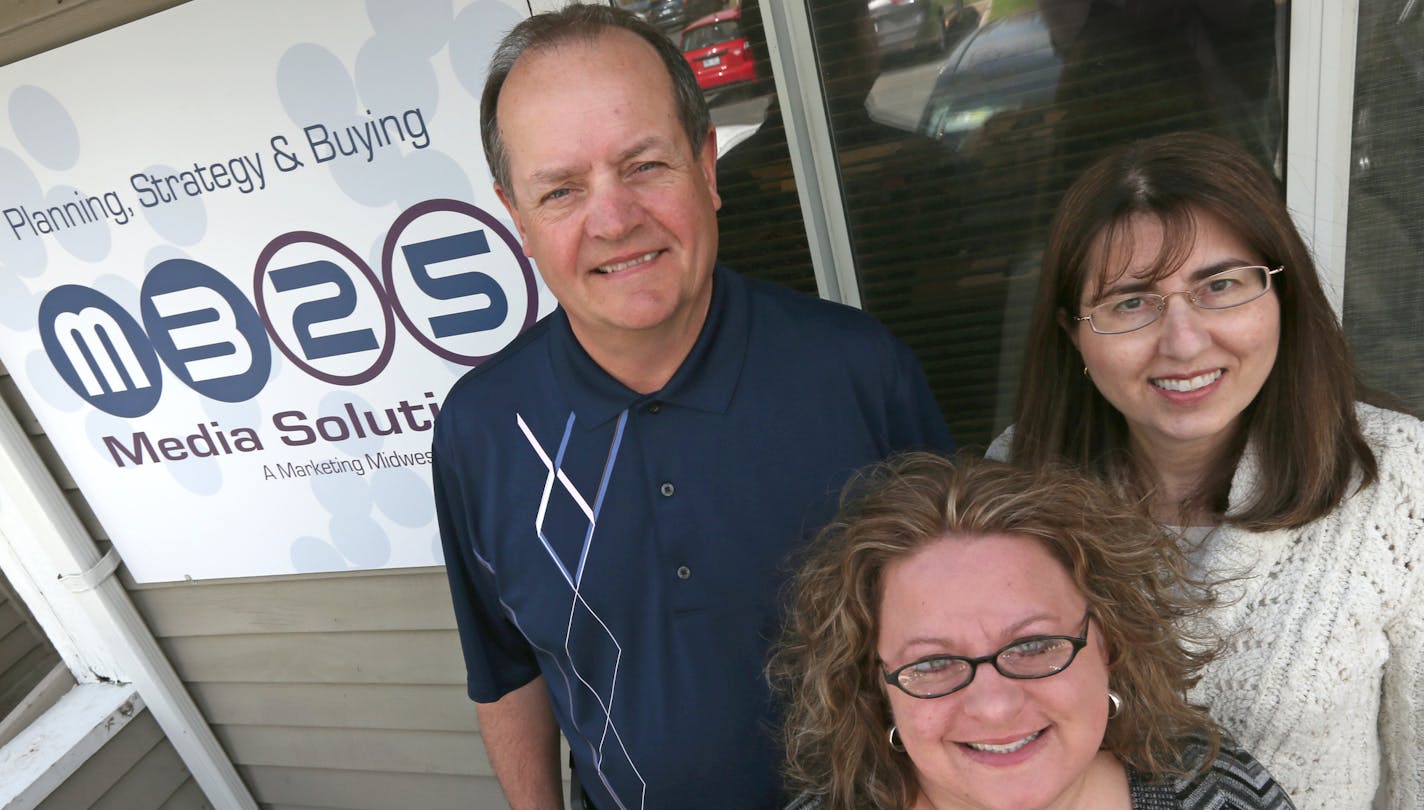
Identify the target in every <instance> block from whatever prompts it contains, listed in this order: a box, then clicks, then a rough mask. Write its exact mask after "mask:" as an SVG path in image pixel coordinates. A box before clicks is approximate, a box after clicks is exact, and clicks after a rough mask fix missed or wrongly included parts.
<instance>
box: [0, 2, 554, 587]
mask: <svg viewBox="0 0 1424 810" xmlns="http://www.w3.org/2000/svg"><path fill="white" fill-rule="evenodd" d="M527 14H528V6H527V4H526V3H524V2H523V1H522V0H517V1H516V0H508V2H506V0H473V1H469V2H461V1H460V0H455V2H451V0H444V2H438V1H437V2H430V1H429V0H421V1H420V2H412V1H411V0H368V1H367V2H365V3H353V2H349V0H305V1H304V2H301V3H290V2H281V0H244V2H240V3H239V2H231V0H195V2H191V3H188V4H185V5H182V6H179V7H177V8H174V9H172V10H169V11H165V12H162V13H159V14H157V15H154V16H152V17H149V18H146V19H144V20H140V21H138V22H135V23H131V24H129V25H126V26H123V27H121V28H118V29H114V30H112V31H109V32H106V33H104V34H101V35H99V36H96V37H92V38H90V39H87V40H84V41H81V42H78V43H75V44H73V45H70V46H67V47H64V48H61V49H58V50H56V51H52V52H49V53H46V54H41V55H39V56H36V57H33V58H31V59H27V60H24V61H21V62H18V63H15V64H12V65H8V66H6V67H4V68H0V98H3V100H4V103H5V105H6V112H7V115H6V119H5V125H4V126H0V360H3V362H4V364H5V367H6V368H7V369H8V371H9V372H10V374H11V375H12V376H13V378H14V380H15V382H16V383H17V384H18V385H19V387H20V390H21V392H22V393H23V395H24V396H25V399H26V400H27V401H28V402H29V404H30V406H31V407H32V408H33V410H34V411H35V414H36V416H37V417H38V419H39V421H40V424H41V425H42V427H43V428H44V430H45V433H46V434H47V435H48V436H49V438H50V439H51V440H52V442H53V443H54V446H55V448H56V449H57V450H58V452H59V455H60V457H61V458H62V459H63V460H64V462H65V464H66V465H67V467H68V469H69V471H70V472H71V474H72V475H73V476H74V478H75V480H76V481H77V482H78V484H79V487H80V489H81V491H82V492H83V493H84V495H85V497H86V498H87V499H88V500H89V503H90V504H91V505H92V506H93V508H94V511H95V513H96V514H97V516H98V518H99V520H100V522H101V523H102V524H103V525H104V528H105V530H106V531H107V532H108V534H109V535H110V537H111V538H112V540H113V542H114V543H115V545H116V546H117V547H118V549H119V552H120V553H121V554H122V556H123V559H124V561H125V563H126V564H127V566H128V568H129V570H130V572H131V573H132V574H133V576H134V577H135V578H136V579H137V580H138V581H140V582H152V581H171V580H183V579H190V578H191V579H205V578H215V577H243V576H257V575H281V574H293V573H307V572H317V571H343V570H352V569H371V568H388V567H402V566H416V565H430V564H436V563H439V562H440V559H441V555H440V547H439V542H438V539H437V532H436V526H435V518H434V510H433V506H432V501H431V496H430V467H429V464H430V428H431V424H432V420H433V418H434V416H435V415H436V413H438V411H439V406H440V402H441V401H442V400H443V398H444V396H445V393H446V392H447V391H448V389H449V387H450V385H451V384H452V383H453V382H454V381H455V380H456V379H458V378H459V376H460V375H461V374H463V373H464V372H466V371H467V370H468V369H469V368H471V367H473V366H476V365H478V364H479V363H480V362H481V360H482V359H484V358H486V357H488V356H489V355H491V354H493V353H494V352H496V351H498V350H499V349H500V348H502V347H503V346H504V345H505V344H507V343H508V342H509V341H510V340H511V339H512V338H513V337H514V336H515V335H517V334H518V333H519V332H520V331H521V330H522V329H523V328H524V327H526V326H528V325H529V324H531V323H533V322H534V320H536V319H537V318H538V317H539V316H541V315H543V314H545V313H547V312H548V311H549V310H550V309H552V307H553V306H554V302H553V300H552V298H551V297H550V295H549V293H548V291H547V290H546V289H544V288H542V286H541V284H540V282H539V280H538V276H537V273H536V272H535V268H534V267H532V266H531V264H530V262H529V260H528V259H526V258H525V257H524V256H523V254H522V251H521V249H520V245H519V241H518V239H517V236H516V234H515V232H514V228H513V225H512V223H511V222H510V221H509V219H508V216H507V214H506V213H505V211H504V209H503V207H502V206H501V205H500V204H499V202H498V200H497V198H496V197H495V195H494V192H493V191H492V189H491V180H490V174H489V170H488V168H487V167H486V166H485V163H484V158H483V155H482V152H481V149H480V139H479V125H478V98H479V93H480V90H481V88H482V86H483V82H484V77H485V70H486V65H487V63H488V60H489V56H490V53H491V51H492V49H493V47H494V45H495V43H496V42H497V41H498V40H499V38H500V37H501V36H502V35H503V34H504V33H505V32H506V31H508V30H509V29H510V27H512V26H513V25H514V24H516V23H517V22H518V21H519V20H520V19H522V18H523V17H524V16H526V15H527Z"/></svg>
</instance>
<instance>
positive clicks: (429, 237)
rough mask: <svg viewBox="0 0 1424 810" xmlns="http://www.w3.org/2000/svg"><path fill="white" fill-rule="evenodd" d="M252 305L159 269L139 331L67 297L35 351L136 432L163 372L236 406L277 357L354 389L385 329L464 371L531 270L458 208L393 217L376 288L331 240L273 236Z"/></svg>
mask: <svg viewBox="0 0 1424 810" xmlns="http://www.w3.org/2000/svg"><path fill="white" fill-rule="evenodd" d="M490 234H493V235H494V237H495V238H494V239H491V238H490ZM511 258H512V259H513V261H511ZM252 291H253V299H252V300H251V301H249V300H248V298H247V297H246V296H245V295H244V294H243V292H242V291H241V290H240V289H239V288H238V286H237V285H236V284H234V283H233V282H232V281H230V280H229V279H228V278H227V277H226V276H224V275H223V274H221V273H219V272H218V271H216V270H214V269H213V268H211V267H209V266H207V265H205V264H202V263H201V262H196V261H193V260H190V259H170V260H168V261H164V262H160V263H159V264H157V265H155V266H154V267H153V268H152V269H151V270H149V272H148V275H147V276H146V277H145V278H144V282H143V287H142V289H141V290H140V293H139V312H140V315H141V317H142V324H140V323H139V321H138V320H136V319H135V318H134V317H133V315H131V314H130V313H129V312H128V311H126V310H125V309H124V308H123V307H121V306H119V304H117V303H115V302H114V300H113V299H112V298H109V297H108V296H106V295H104V294H103V293H101V292H98V291H97V290H94V289H91V288H89V287H84V286H80V285H74V284H67V285H63V286H60V287H56V288H55V289H53V290H50V291H49V293H48V294H46V295H45V297H44V300H43V301H42V302H41V303H40V311H39V325H40V339H41V340H42V341H43V343H44V349H45V352H46V354H48V355H49V358H50V362H51V363H53V364H54V367H55V369H56V370H57V371H58V372H59V375H60V377H62V378H63V379H64V381H65V382H66V383H68V385H69V387H70V388H72V389H74V391H75V393H77V394H79V396H81V397H83V398H84V399H85V400H86V401H87V402H89V403H90V404H91V405H93V406H94V407H96V408H98V409H100V410H102V411H105V412H106V413H110V414H113V415H114V416H120V417H126V418H133V417H137V416H142V415H144V414H146V413H148V412H149V411H151V410H153V408H154V407H155V406H156V405H157V404H158V401H159V398H160V396H161V395H162V389H163V368H164V367H167V369H168V370H169V371H170V372H172V373H173V375H174V376H175V377H177V378H178V379H179V380H180V381H182V382H183V384H184V385H187V386H188V387H189V388H191V389H193V390H194V391H196V392H198V393H199V394H201V395H203V396H205V397H208V398H210V399H215V400H219V401H222V402H241V401H244V400H247V399H251V398H252V397H254V396H256V395H257V394H258V393H259V392H260V391H261V390H262V388H263V387H264V386H265V385H266V384H267V379H268V377H269V375H270V374H271V370H272V349H271V347H272V345H274V344H275V345H276V347H277V348H278V350H279V351H281V352H282V353H283V354H284V355H285V356H286V357H287V359H289V360H291V361H292V363H293V364H295V365H296V366H297V367H298V368H300V369H302V370H303V371H304V372H306V373H307V374H309V375H311V376H313V377H315V378H317V379H320V380H323V381H326V382H329V383H332V384H335V385H357V384H360V383H363V382H367V381H369V380H371V379H373V378H375V377H376V376H377V375H379V374H380V373H381V371H382V370H383V369H384V368H385V367H386V364H387V363H389V362H390V359H391V354H392V352H393V351H394V349H395V339H396V326H395V322H396V320H399V321H400V322H401V324H402V325H403V326H404V328H405V329H406V331H408V332H409V333H410V334H411V335H412V336H413V337H414V338H415V339H416V340H417V341H418V342H419V343H420V344H421V345H422V346H424V347H425V348H426V349H428V350H429V351H431V352H433V353H435V354H437V355H439V356H440V357H443V358H445V359H447V360H450V361H452V362H456V363H461V364H464V365H470V366H474V365H478V364H479V363H480V361H481V360H483V359H485V358H486V357H488V356H490V355H492V354H494V353H495V352H497V351H499V350H500V349H501V348H503V347H504V346H505V345H506V344H508V343H509V341H511V340H513V339H514V337H515V336H516V335H518V334H519V333H520V332H521V331H523V330H524V329H526V328H527V327H528V326H529V325H530V324H532V323H533V322H534V318H535V316H536V314H537V312H538V300H537V296H538V293H537V287H536V286H535V281H534V270H533V267H532V266H530V264H529V260H528V259H526V258H525V257H524V254H523V252H522V251H521V250H520V248H519V243H518V241H517V240H516V239H515V238H514V236H513V234H511V233H510V232H509V230H508V229H506V228H505V227H504V226H503V225H502V224H500V222H499V221H498V220H496V219H495V218H494V217H492V216H490V215H489V214H487V213H486V212H484V211H482V210H481V209H479V208H477V207H475V206H473V205H470V204H469V203H465V202H460V201H458V200H427V201H425V202H423V203H419V204H417V205H415V206H412V207H411V208H410V209H409V210H407V211H406V212H405V213H403V214H401V215H400V216H399V217H398V218H397V219H396V221H395V223H394V224H392V225H391V228H390V230H389V231H388V232H387V234H386V239H385V244H384V247H383V249H382V251H381V273H380V275H379V276H378V275H377V274H376V272H375V271H373V270H372V269H371V267H370V266H369V265H367V264H366V262H364V261H363V260H362V259H361V257H360V256H358V255H357V254H356V253H355V252H354V251H352V250H351V249H350V248H348V247H347V246H345V245H343V244H342V243H340V242H338V241H337V240H335V239H332V238H330V237H327V236H323V235H322V234H319V233H313V232H310V231H294V232H292V233H287V234H283V235H282V236H279V237H277V238H276V239H273V240H272V241H271V242H270V243H269V244H268V245H267V247H265V248H264V249H263V250H262V252H261V255H260V256H259V257H258V259H257V265H256V268H255V271H254V274H253V282H252ZM254 302H255V304H254Z"/></svg>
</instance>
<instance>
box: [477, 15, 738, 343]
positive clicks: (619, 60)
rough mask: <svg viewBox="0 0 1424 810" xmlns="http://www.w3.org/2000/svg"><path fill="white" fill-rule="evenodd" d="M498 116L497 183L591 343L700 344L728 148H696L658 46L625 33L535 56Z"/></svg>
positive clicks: (518, 73) (510, 86)
mask: <svg viewBox="0 0 1424 810" xmlns="http://www.w3.org/2000/svg"><path fill="white" fill-rule="evenodd" d="M498 122H499V127H500V133H501V136H502V138H503V141H504V143H505V144H506V152H507V154H508V156H509V178H510V187H508V188H497V189H496V190H497V191H498V192H499V195H500V199H501V200H502V201H503V202H504V204H505V206H506V207H507V208H508V209H509V213H510V215H511V216H512V217H513V218H514V222H515V225H516V226H517V227H518V229H519V235H520V238H521V239H522V240H523V243H524V252H525V253H526V254H527V255H528V256H530V257H531V258H533V259H534V261H535V262H536V263H537V264H538V266H539V272H540V273H541V274H542V275H543V277H544V281H545V283H546V284H548V285H549V289H550V290H551V291H553V293H554V295H555V297H557V298H558V299H559V303H560V304H561V305H562V306H563V308H564V311H565V312H566V313H567V315H568V318H569V323H570V324H571V325H572V326H573V329H574V334H575V335H576V336H578V338H579V340H580V342H582V343H584V345H585V348H589V349H596V348H601V347H615V348H616V347H620V346H627V345H628V343H627V342H628V340H629V339H630V338H632V339H638V340H643V339H646V340H647V341H650V343H649V344H648V345H682V344H684V343H685V344H686V347H690V346H691V342H692V341H693V340H695V339H696V335H697V333H698V331H700V329H701V327H702V323H703V321H704V320H705V318H706V314H707V307H708V303H709V302H710V300H711V295H712V266H713V263H714V262H715V261H716V254H717V215H716V211H717V209H718V208H719V207H720V206H721V200H720V198H718V196H717V186H716V144H715V139H714V138H713V137H712V135H711V133H709V135H708V137H707V139H706V141H705V142H704V144H703V146H702V149H701V150H700V151H699V152H697V153H694V152H693V151H692V147H691V145H690V144H689V143H688V140H687V135H686V133H685V132H684V131H683V128H682V124H681V123H680V121H679V119H678V115H677V109H676V105H675V104H674V102H673V89H672V80H671V79H670V78H669V77H668V74H667V70H666V69H665V68H664V67H663V64H662V62H661V60H660V59H659V58H658V56H657V53H656V52H655V51H654V50H653V49H652V47H651V46H650V45H648V44H647V43H645V42H643V41H642V40H641V39H639V38H638V37H637V36H636V35H634V34H631V33H629V32H626V31H621V30H612V31H609V32H607V33H605V34H603V35H601V36H600V37H599V38H598V39H597V40H595V41H593V42H583V41H574V42H567V43H563V44H561V45H558V46H555V47H553V48H548V49H544V50H541V51H538V52H535V53H530V54H526V55H524V56H523V57H521V58H520V59H519V61H518V62H516V63H515V65H514V69H513V70H511V71H510V73H509V76H508V78H507V79H506V81H505V84H504V88H503V90H502V92H501V93H500V98H499V107H498ZM686 347H685V348H686Z"/></svg>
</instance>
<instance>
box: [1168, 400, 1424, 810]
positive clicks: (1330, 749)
mask: <svg viewBox="0 0 1424 810" xmlns="http://www.w3.org/2000/svg"><path fill="white" fill-rule="evenodd" d="M1358 412H1359V417H1360V427H1361V430H1362V432H1363V433H1364V435H1365V438H1366V439H1367V440H1368V441H1369V443H1370V446H1371V447H1372V448H1373V449H1374V451H1375V456H1376V458H1377V459H1378V461H1379V479H1378V481H1377V482H1376V483H1375V484H1374V485H1373V486H1371V487H1369V488H1367V489H1364V490H1361V491H1359V492H1356V493H1354V494H1352V495H1351V496H1349V497H1348V498H1346V499H1345V501H1344V502H1343V503H1341V504H1340V506H1339V507H1338V508H1337V509H1336V510H1335V511H1334V512H1331V513H1330V514H1328V515H1326V516H1325V517H1323V518H1321V519H1319V520H1317V521H1315V522H1313V523H1311V524H1309V525H1307V526H1303V527H1301V528H1300V529H1297V530H1289V531H1273V532H1245V531H1241V530H1239V529H1236V528H1234V527H1231V526H1223V527H1221V528H1220V529H1219V530H1218V531H1216V532H1214V533H1213V534H1212V535H1211V536H1210V537H1209V538H1208V540H1207V541H1206V542H1205V543H1204V544H1203V545H1202V546H1201V547H1200V548H1199V549H1198V550H1197V552H1196V556H1197V562H1198V564H1199V565H1200V566H1201V567H1202V569H1203V571H1204V572H1205V573H1207V574H1209V575H1213V576H1216V575H1220V576H1225V577H1228V578H1230V579H1229V581H1228V582H1226V583H1225V584H1224V585H1222V586H1221V592H1222V595H1223V596H1224V597H1226V601H1225V602H1223V603H1222V604H1220V605H1219V606H1218V608H1217V609H1216V611H1215V612H1214V614H1213V615H1214V618H1215V620H1216V622H1217V625H1218V626H1217V629H1218V630H1219V631H1220V632H1221V634H1222V635H1223V637H1224V638H1226V639H1227V649H1226V652H1225V654H1224V655H1223V656H1222V657H1220V658H1218V659H1217V660H1216V661H1215V662H1213V663H1212V665H1211V666H1210V667H1208V668H1207V670H1206V671H1205V672H1204V673H1203V677H1202V681H1201V682H1200V683H1199V684H1198V685H1197V686H1196V687H1195V688H1194V689H1193V690H1192V697H1193V699H1195V700H1197V701H1199V702H1201V703H1203V704H1204V705H1206V706H1207V707H1208V708H1209V709H1210V710H1211V713H1212V715H1213V716H1214V717H1216V719H1217V721H1218V722H1220V723H1221V725H1222V726H1223V727H1224V728H1225V729H1226V730H1227V731H1229V732H1231V733H1232V734H1233V735H1234V736H1235V737H1236V739H1237V740H1239V741H1240V742H1241V744H1242V745H1243V746H1244V747H1245V748H1246V749H1247V750H1250V751H1252V752H1253V753H1254V754H1255V755H1256V757H1257V759H1259V760H1261V762H1263V763H1264V764H1265V765H1266V766H1267V767H1268V768H1269V769H1270V771H1271V772H1272V773H1273V774H1274V775H1275V777H1276V781H1277V782H1279V783H1280V784H1281V785H1282V786H1283V787H1284V788H1285V789H1286V791H1287V792H1288V793H1289V794H1290V796H1291V798H1292V799H1294V800H1295V803H1296V806H1297V807H1299V808H1301V810H1370V809H1371V808H1376V810H1378V809H1379V808H1387V809H1388V810H1405V809H1406V808H1415V809H1417V808H1424V736H1421V735H1424V585H1421V582H1420V581H1421V578H1424V536H1421V517H1424V424H1421V423H1420V422H1419V421H1418V420H1416V419H1414V418H1413V417H1410V416H1406V415H1404V414H1399V413H1394V412H1391V411H1383V410H1380V409H1377V408H1372V407H1369V406H1365V405H1361V406H1360V407H1359V411H1358ZM1258 462H1259V459H1258V458H1256V457H1255V455H1254V453H1252V452H1251V449H1250V448H1249V447H1248V449H1247V452H1246V454H1245V455H1243V457H1242V459H1241V463H1240V465H1239V466H1238V467H1237V470H1236V476H1235V478H1234V479H1233V481H1232V486H1231V490H1232V491H1231V497H1230V501H1231V503H1232V504H1237V503H1242V502H1244V500H1245V499H1246V498H1247V497H1249V495H1250V493H1251V492H1252V491H1253V489H1254V487H1255V486H1256V485H1257V483H1258V482H1259V481H1260V480H1261V479H1262V477H1263V476H1264V475H1265V474H1266V473H1265V472H1264V471H1263V470H1261V469H1260V468H1259V464H1258Z"/></svg>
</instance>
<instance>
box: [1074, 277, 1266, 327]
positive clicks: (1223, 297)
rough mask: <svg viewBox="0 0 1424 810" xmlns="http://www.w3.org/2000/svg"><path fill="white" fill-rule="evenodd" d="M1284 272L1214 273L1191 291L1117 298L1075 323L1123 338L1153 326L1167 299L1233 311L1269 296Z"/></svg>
mask: <svg viewBox="0 0 1424 810" xmlns="http://www.w3.org/2000/svg"><path fill="white" fill-rule="evenodd" d="M1283 270H1285V268H1284V267H1277V268H1276V269H1274V270H1272V269H1270V268H1268V267H1262V266H1260V265H1250V266H1247V267H1233V268H1231V269H1229V270H1222V271H1221V272H1220V273H1213V274H1212V275H1210V276H1207V277H1206V278H1204V279H1202V280H1201V281H1198V282H1197V283H1196V284H1193V285H1192V286H1191V288H1190V289H1186V290H1177V291H1175V292H1169V293H1146V292H1131V293H1122V294H1121V295H1114V296H1110V297H1108V298H1105V299H1103V301H1102V302H1101V303H1098V304H1095V305H1094V306H1093V307H1092V308H1091V309H1089V310H1088V311H1087V312H1086V313H1085V314H1083V315H1076V316H1074V318H1073V320H1075V321H1087V322H1088V326H1090V327H1092V329H1093V331H1094V332H1097V333H1098V334H1100V335H1121V334H1123V333H1125V332H1135V331H1137V330H1138V329H1141V328H1143V327H1144V326H1151V325H1152V324H1153V323H1156V322H1157V319H1158V318H1160V317H1162V313H1163V312H1165V311H1166V310H1167V299H1168V298H1171V297H1172V296H1174V295H1185V296H1186V297H1187V300H1188V301H1190V302H1192V306H1194V307H1197V308H1198V309H1231V308H1232V307H1239V306H1241V305H1242V304H1249V303H1251V302H1252V301H1255V300H1256V299H1257V298H1260V297H1261V296H1263V295H1265V294H1266V293H1267V292H1270V289H1271V276H1274V275H1275V274H1277V273H1279V272H1281V271H1283Z"/></svg>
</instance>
